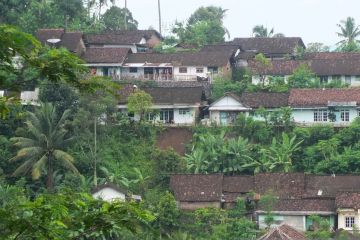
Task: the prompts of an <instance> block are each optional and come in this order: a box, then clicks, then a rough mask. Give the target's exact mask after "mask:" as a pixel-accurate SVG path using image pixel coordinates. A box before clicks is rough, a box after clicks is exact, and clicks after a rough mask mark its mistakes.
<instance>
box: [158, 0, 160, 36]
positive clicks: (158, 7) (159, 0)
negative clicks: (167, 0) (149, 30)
mask: <svg viewBox="0 0 360 240" xmlns="http://www.w3.org/2000/svg"><path fill="white" fill-rule="evenodd" d="M158 10H159V32H160V35H161V9H160V0H158Z"/></svg>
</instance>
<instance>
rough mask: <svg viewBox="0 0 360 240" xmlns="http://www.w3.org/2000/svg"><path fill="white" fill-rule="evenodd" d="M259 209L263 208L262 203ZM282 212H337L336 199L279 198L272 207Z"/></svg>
mask: <svg viewBox="0 0 360 240" xmlns="http://www.w3.org/2000/svg"><path fill="white" fill-rule="evenodd" d="M258 210H266V209H262V206H261V204H260V205H259V208H258ZM272 210H273V211H281V212H297V211H299V212H301V211H302V212H335V211H336V207H335V201H334V199H317V198H316V199H315V198H313V199H279V200H278V202H277V203H276V204H275V206H274V207H273V209H272Z"/></svg>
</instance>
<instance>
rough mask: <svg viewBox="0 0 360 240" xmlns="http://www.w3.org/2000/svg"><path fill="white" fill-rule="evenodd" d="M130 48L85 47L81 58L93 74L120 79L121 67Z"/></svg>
mask: <svg viewBox="0 0 360 240" xmlns="http://www.w3.org/2000/svg"><path fill="white" fill-rule="evenodd" d="M129 53H131V49H130V48H102V47H96V48H95V47H93V48H86V50H85V51H84V52H83V54H82V55H81V58H82V59H83V60H84V61H85V62H86V64H85V65H86V66H88V67H89V68H90V72H91V74H93V75H97V76H105V77H111V79H112V80H114V81H118V80H120V79H121V69H122V67H121V66H122V64H123V63H124V61H125V59H126V57H127V55H128V54H129Z"/></svg>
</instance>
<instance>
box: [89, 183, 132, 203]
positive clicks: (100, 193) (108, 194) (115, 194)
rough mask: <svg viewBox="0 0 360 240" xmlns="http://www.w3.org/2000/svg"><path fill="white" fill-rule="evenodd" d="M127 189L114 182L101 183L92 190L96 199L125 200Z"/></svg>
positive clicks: (108, 200)
mask: <svg viewBox="0 0 360 240" xmlns="http://www.w3.org/2000/svg"><path fill="white" fill-rule="evenodd" d="M126 194H127V191H126V190H124V189H122V188H120V187H118V186H117V185H115V184H113V183H106V184H103V185H99V186H97V187H95V188H93V189H92V190H91V195H92V196H93V197H94V198H96V199H101V200H104V201H107V202H112V201H121V202H125V200H126Z"/></svg>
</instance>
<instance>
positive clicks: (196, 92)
mask: <svg viewBox="0 0 360 240" xmlns="http://www.w3.org/2000/svg"><path fill="white" fill-rule="evenodd" d="M136 90H137V89H136V88H135V89H133V90H132V91H131V89H130V91H126V92H124V93H123V94H122V97H121V101H120V103H119V105H118V108H119V110H120V111H121V112H122V113H124V114H129V115H132V113H129V112H128V110H127V97H128V96H129V95H130V94H131V93H132V92H133V91H136ZM141 90H143V91H145V92H146V93H148V94H150V96H151V97H152V102H153V106H152V107H151V111H150V112H149V113H148V114H147V115H146V116H145V117H146V119H145V120H147V121H150V122H153V123H155V124H169V125H194V124H195V123H196V121H197V120H198V118H199V114H200V111H201V108H202V107H203V105H204V99H205V95H204V90H203V88H202V87H145V88H141ZM132 116H133V118H134V120H139V119H140V116H139V115H137V114H135V115H132Z"/></svg>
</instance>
